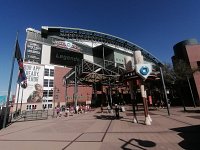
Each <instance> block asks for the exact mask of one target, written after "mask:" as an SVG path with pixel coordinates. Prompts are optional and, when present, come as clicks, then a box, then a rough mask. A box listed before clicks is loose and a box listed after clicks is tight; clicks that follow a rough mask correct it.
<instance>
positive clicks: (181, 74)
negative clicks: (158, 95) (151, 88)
mask: <svg viewBox="0 0 200 150" xmlns="http://www.w3.org/2000/svg"><path fill="white" fill-rule="evenodd" d="M162 69H163V76H164V79H165V82H166V85H167V86H168V87H172V88H175V89H176V91H177V93H179V96H180V98H181V100H182V104H183V107H184V111H186V108H185V101H184V98H185V97H183V96H182V93H181V92H182V88H183V87H184V85H186V82H188V85H189V87H190V82H189V78H191V77H192V76H193V73H194V72H196V71H199V69H198V68H191V67H190V65H189V64H188V63H186V62H185V61H184V60H182V59H176V60H175V61H174V65H173V66H172V64H169V63H165V64H164V66H163V68H162ZM190 92H191V95H192V99H193V103H194V106H195V102H194V97H193V93H192V90H191V87H190Z"/></svg>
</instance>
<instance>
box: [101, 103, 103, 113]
mask: <svg viewBox="0 0 200 150" xmlns="http://www.w3.org/2000/svg"><path fill="white" fill-rule="evenodd" d="M101 113H103V105H102V104H101Z"/></svg>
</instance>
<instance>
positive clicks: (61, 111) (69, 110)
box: [55, 105, 91, 117]
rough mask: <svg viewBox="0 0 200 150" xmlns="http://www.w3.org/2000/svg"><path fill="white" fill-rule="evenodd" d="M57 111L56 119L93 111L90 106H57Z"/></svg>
mask: <svg viewBox="0 0 200 150" xmlns="http://www.w3.org/2000/svg"><path fill="white" fill-rule="evenodd" d="M55 111H56V117H61V116H65V117H68V116H69V115H73V114H82V113H87V112H88V111H91V106H90V105H77V106H76V107H75V106H72V105H71V106H68V107H66V106H61V107H60V106H57V107H56V108H55Z"/></svg>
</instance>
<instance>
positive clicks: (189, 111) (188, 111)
mask: <svg viewBox="0 0 200 150" xmlns="http://www.w3.org/2000/svg"><path fill="white" fill-rule="evenodd" d="M180 112H184V113H200V110H186V111H184V110H181V111H180Z"/></svg>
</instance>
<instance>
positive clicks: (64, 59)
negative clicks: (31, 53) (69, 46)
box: [50, 47, 83, 67]
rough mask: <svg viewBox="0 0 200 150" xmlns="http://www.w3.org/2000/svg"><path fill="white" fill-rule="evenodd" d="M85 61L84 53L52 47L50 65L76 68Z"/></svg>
mask: <svg viewBox="0 0 200 150" xmlns="http://www.w3.org/2000/svg"><path fill="white" fill-rule="evenodd" d="M82 59H83V54H82V53H77V52H73V51H69V50H64V49H60V48H56V47H51V58H50V64H56V65H62V66H68V67H70V66H75V65H76V64H77V63H79V62H81V60H82Z"/></svg>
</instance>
